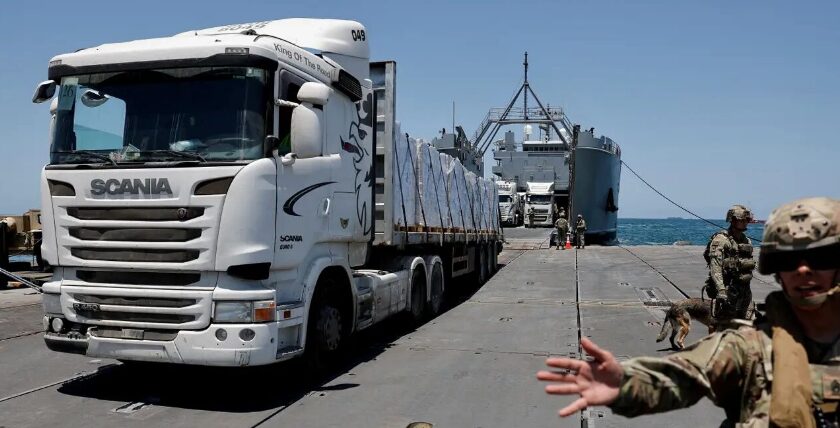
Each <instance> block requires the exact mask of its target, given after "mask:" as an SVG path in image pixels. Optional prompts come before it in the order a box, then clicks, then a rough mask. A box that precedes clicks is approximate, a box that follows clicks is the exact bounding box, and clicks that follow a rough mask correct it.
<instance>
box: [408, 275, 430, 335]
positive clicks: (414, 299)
mask: <svg viewBox="0 0 840 428" xmlns="http://www.w3.org/2000/svg"><path fill="white" fill-rule="evenodd" d="M425 312H426V274H425V273H424V272H423V270H422V269H414V273H413V274H412V275H411V303H410V307H409V313H410V315H411V322H412V323H414V324H419V323H420V322H421V321H423V315H425Z"/></svg>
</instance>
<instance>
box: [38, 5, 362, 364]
mask: <svg viewBox="0 0 840 428" xmlns="http://www.w3.org/2000/svg"><path fill="white" fill-rule="evenodd" d="M368 56H369V50H368V44H367V40H366V37H365V28H364V27H363V26H362V25H361V24H359V23H357V22H353V21H340V20H313V19H285V20H278V21H263V22H254V23H247V24H237V25H228V26H222V27H215V28H209V29H205V30H198V31H188V32H185V33H182V34H178V35H175V36H172V37H165V38H159V39H148V40H138V41H131V42H125V43H115V44H105V45H101V46H97V47H93V48H87V49H82V50H79V51H77V52H74V53H69V54H63V55H58V56H56V57H54V58H52V59H51V61H50V63H49V70H48V76H49V80H48V81H46V82H44V83H42V84H41V85H39V87H38V89H37V90H36V93H35V97H34V98H33V101H35V102H45V101H50V100H51V108H50V111H51V116H52V121H53V123H52V131H51V141H50V161H49V164H48V165H47V166H46V167H45V168H44V170H43V173H42V178H41V193H42V200H41V203H42V208H43V218H44V220H45V221H44V227H43V229H44V232H43V234H44V236H43V246H42V254H43V257H44V259H45V260H46V261H47V262H49V263H50V264H51V265H53V266H54V267H55V270H54V272H55V273H54V276H53V278H52V280H51V281H49V282H47V283H46V284H45V285H44V287H43V290H44V297H43V305H44V309H45V318H44V325H45V329H46V334H45V336H44V338H45V341H46V343H47V346H48V347H49V348H51V349H54V350H58V351H65V352H76V353H82V354H86V355H89V356H100V357H111V358H119V359H128V360H149V361H166V362H175V363H190V364H206V365H258V364H267V363H270V362H274V361H277V360H280V359H286V358H288V357H291V356H295V355H298V354H300V353H302V351H303V341H304V338H305V337H306V329H307V325H306V323H305V320H306V318H307V310H308V309H309V305H308V302H311V301H312V300H313V293H315V290H316V284H318V283H319V281H320V282H321V283H324V282H328V283H329V284H330V287H331V290H330V293H334V294H342V293H344V294H348V295H353V291H352V290H351V289H350V288H351V284H350V277H351V276H350V268H351V267H352V266H358V265H362V264H363V263H364V262H365V259H366V256H367V255H366V252H367V247H368V242H369V241H370V235H371V216H369V215H367V213H366V211H365V210H366V207H369V206H370V204H371V197H372V196H371V195H372V191H371V189H372V187H371V186H372V183H371V182H370V179H369V177H368V176H366V173H367V172H368V171H370V170H371V165H372V164H371V159H370V153H369V152H370V145H371V139H372V137H371V134H372V125H371V124H372V111H371V109H372V95H371V83H370V80H369V79H368V70H369V59H368ZM324 272H329V273H330V274H329V275H326V276H325V275H324ZM347 305H348V306H349V305H352V302H349V303H348V304H347ZM341 310H342V311H345V314H344V315H345V316H346V318H345V324H344V325H343V326H342V327H341V328H343V329H345V330H347V331H350V330H352V329H353V328H354V325H353V324H351V323H349V322H346V321H347V320H350V319H352V318H353V315H354V312H353V308H352V307H349V309H348V308H341Z"/></svg>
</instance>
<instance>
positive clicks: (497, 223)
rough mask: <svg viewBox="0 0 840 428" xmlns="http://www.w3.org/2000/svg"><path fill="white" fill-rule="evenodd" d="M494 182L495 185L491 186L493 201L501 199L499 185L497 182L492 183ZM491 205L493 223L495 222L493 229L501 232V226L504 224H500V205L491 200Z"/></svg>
mask: <svg viewBox="0 0 840 428" xmlns="http://www.w3.org/2000/svg"><path fill="white" fill-rule="evenodd" d="M492 184H493V185H492V186H490V189H491V191H492V193H491V195H490V200H491V201H498V200H499V187H498V186H496V183H492ZM490 206H491V209H490V215H491V216H492V218H493V223H492V224H493V231H494V232H499V231H500V228H501V227H502V225H501V224H500V222H501V219H500V218H499V205H498V204H496V203H493V202H491V204H490Z"/></svg>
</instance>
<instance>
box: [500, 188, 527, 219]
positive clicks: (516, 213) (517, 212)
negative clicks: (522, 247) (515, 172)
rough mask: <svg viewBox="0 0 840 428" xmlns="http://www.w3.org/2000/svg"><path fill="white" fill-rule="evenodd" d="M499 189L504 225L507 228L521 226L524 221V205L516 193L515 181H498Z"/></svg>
mask: <svg viewBox="0 0 840 428" xmlns="http://www.w3.org/2000/svg"><path fill="white" fill-rule="evenodd" d="M496 187H498V188H499V212H500V213H501V217H502V224H504V225H507V226H512V227H516V226H521V225H522V223H523V220H524V217H523V215H522V213H523V203H522V199H521V198H520V196H519V193H517V191H516V182H515V181H506V180H500V181H496Z"/></svg>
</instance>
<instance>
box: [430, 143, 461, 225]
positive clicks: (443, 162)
mask: <svg viewBox="0 0 840 428" xmlns="http://www.w3.org/2000/svg"><path fill="white" fill-rule="evenodd" d="M451 165H452V157H451V156H449V155H447V154H444V153H438V168H437V171H436V176H435V181H436V182H437V188H438V200H439V201H440V214H441V218H442V219H443V220H442V223H441V227H443V228H444V229H451V228H454V227H455V217H456V213H457V208H453V206H452V198H451V197H450V193H452V192H450V189H449V181H448V180H447V171H449V168H450V167H451Z"/></svg>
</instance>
